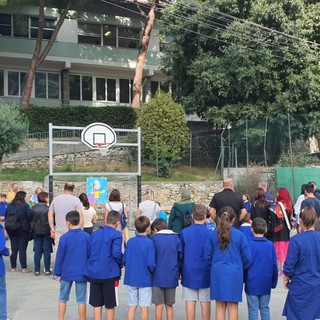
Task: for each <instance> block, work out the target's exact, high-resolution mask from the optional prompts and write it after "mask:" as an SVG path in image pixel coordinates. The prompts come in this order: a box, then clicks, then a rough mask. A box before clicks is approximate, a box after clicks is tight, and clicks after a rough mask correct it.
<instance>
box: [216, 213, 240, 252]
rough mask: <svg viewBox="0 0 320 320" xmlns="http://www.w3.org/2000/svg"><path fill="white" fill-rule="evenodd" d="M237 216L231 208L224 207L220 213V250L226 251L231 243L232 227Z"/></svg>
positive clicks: (218, 230) (218, 228)
mask: <svg viewBox="0 0 320 320" xmlns="http://www.w3.org/2000/svg"><path fill="white" fill-rule="evenodd" d="M235 217H236V215H235V213H234V211H233V209H232V208H231V207H224V208H222V209H221V210H220V211H219V212H218V218H219V220H218V227H217V233H218V240H219V242H220V250H222V251H223V250H225V249H226V248H227V247H228V245H229V243H230V241H231V234H230V227H231V226H232V223H233V221H234V219H235Z"/></svg>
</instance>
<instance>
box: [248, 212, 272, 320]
mask: <svg viewBox="0 0 320 320" xmlns="http://www.w3.org/2000/svg"><path fill="white" fill-rule="evenodd" d="M252 231H253V234H254V238H252V239H251V241H249V246H250V250H251V259H252V261H251V264H250V267H249V268H248V269H247V271H246V272H245V292H246V294H247V304H248V315H249V317H248V319H249V320H256V319H258V313H259V311H260V316H261V319H262V320H264V319H270V308H269V302H270V296H271V288H273V289H274V288H275V287H276V286H277V282H278V267H277V255H276V250H275V248H274V245H273V243H272V242H271V241H269V240H267V239H266V238H265V237H264V235H265V233H266V232H267V223H266V221H265V220H264V219H263V218H260V217H258V218H255V219H254V220H253V221H252Z"/></svg>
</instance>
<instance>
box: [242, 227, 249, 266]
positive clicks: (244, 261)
mask: <svg viewBox="0 0 320 320" xmlns="http://www.w3.org/2000/svg"><path fill="white" fill-rule="evenodd" d="M240 250H241V258H242V264H243V269H244V270H247V269H248V268H249V266H250V263H251V251H250V249H249V245H248V241H247V238H246V236H245V235H244V234H243V233H241V244H240Z"/></svg>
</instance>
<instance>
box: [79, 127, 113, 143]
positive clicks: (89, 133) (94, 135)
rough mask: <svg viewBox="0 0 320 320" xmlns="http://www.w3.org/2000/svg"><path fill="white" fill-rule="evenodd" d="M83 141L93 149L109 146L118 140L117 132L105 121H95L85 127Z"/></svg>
mask: <svg viewBox="0 0 320 320" xmlns="http://www.w3.org/2000/svg"><path fill="white" fill-rule="evenodd" d="M81 141H82V142H83V143H84V144H86V145H87V146H88V147H90V148H91V149H99V148H101V146H102V147H105V148H109V147H111V146H112V145H113V144H115V143H116V142H117V138H116V133H115V132H114V130H113V129H112V128H111V127H110V126H108V125H107V124H105V123H101V122H95V123H91V124H89V125H88V126H87V127H85V128H84V129H83V131H82V133H81Z"/></svg>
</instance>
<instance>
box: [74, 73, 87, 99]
mask: <svg viewBox="0 0 320 320" xmlns="http://www.w3.org/2000/svg"><path fill="white" fill-rule="evenodd" d="M70 99H71V100H82V101H92V77H90V76H78V75H70Z"/></svg>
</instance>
